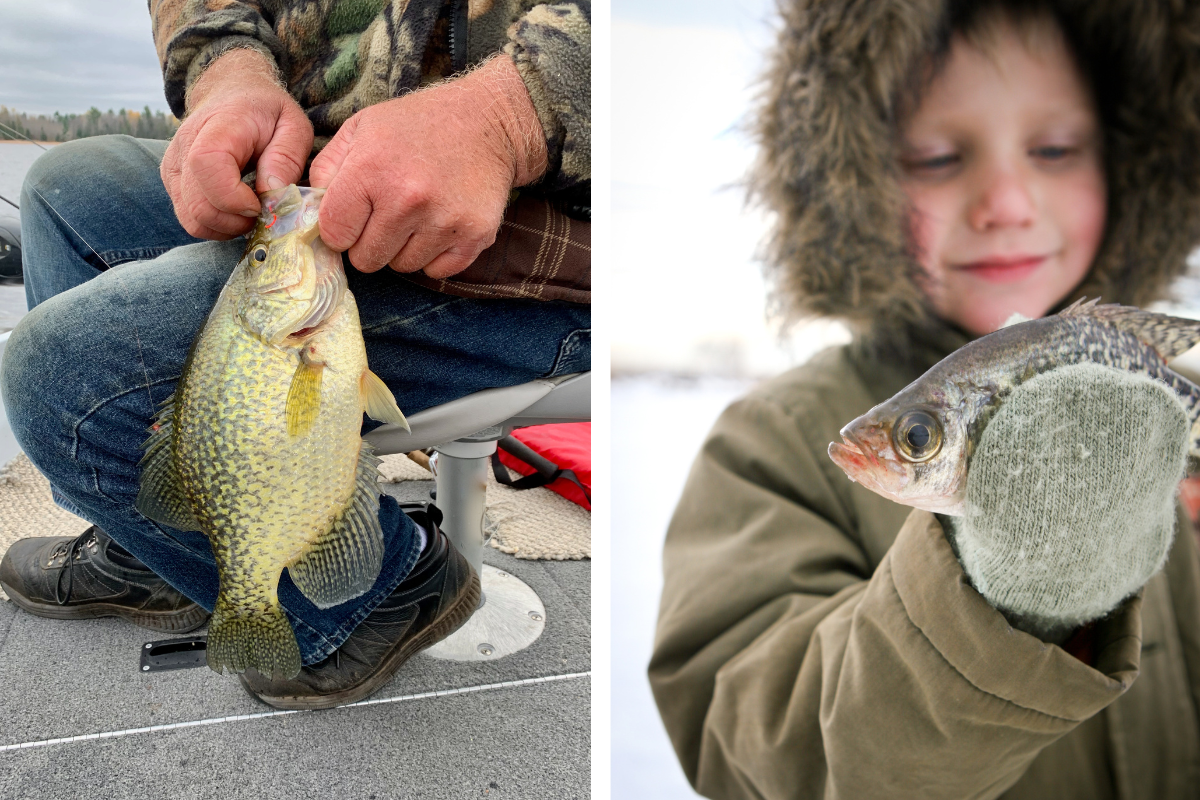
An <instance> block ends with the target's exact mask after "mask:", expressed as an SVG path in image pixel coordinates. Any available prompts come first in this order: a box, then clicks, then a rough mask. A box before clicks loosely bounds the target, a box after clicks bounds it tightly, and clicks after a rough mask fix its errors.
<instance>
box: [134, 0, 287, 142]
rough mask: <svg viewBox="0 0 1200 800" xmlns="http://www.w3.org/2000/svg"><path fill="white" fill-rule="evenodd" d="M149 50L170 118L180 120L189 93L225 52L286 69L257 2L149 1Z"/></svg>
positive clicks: (268, 13) (262, 5)
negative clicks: (245, 53)
mask: <svg viewBox="0 0 1200 800" xmlns="http://www.w3.org/2000/svg"><path fill="white" fill-rule="evenodd" d="M150 19H151V24H152V26H153V30H154V48H155V50H156V51H157V52H158V63H159V66H160V67H161V68H162V73H163V85H164V88H165V90H166V95H167V104H168V105H169V106H170V107H171V113H172V114H174V115H175V116H176V117H178V118H180V119H183V115H184V114H185V113H186V111H187V108H186V107H185V99H186V97H187V92H188V89H190V88H191V86H192V84H194V83H195V82H196V80H197V79H198V78H199V77H200V75H201V73H203V72H204V70H205V68H207V67H208V65H209V64H211V63H212V62H213V61H215V60H216V59H217V58H219V57H220V56H222V55H224V54H225V53H227V52H229V51H230V50H241V49H248V50H257V51H258V52H260V53H262V54H263V55H264V56H266V57H267V58H269V59H270V60H271V62H272V63H274V64H275V65H276V67H277V68H280V69H285V68H286V67H285V66H284V64H283V60H284V58H285V52H284V48H283V44H282V43H281V42H280V40H279V37H278V36H276V35H275V30H274V28H273V27H272V25H271V22H270V20H271V9H269V8H267V7H266V3H264V2H259V1H258V0H222V2H214V0H202V1H201V2H197V0H150Z"/></svg>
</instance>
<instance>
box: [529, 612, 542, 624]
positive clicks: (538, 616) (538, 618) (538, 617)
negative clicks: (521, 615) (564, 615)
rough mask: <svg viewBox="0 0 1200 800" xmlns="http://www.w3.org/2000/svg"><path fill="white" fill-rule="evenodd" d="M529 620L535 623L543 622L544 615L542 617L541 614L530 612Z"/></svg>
mask: <svg viewBox="0 0 1200 800" xmlns="http://www.w3.org/2000/svg"><path fill="white" fill-rule="evenodd" d="M529 618H530V619H531V620H533V621H534V622H541V621H542V615H541V614H539V613H538V612H536V611H530V612H529Z"/></svg>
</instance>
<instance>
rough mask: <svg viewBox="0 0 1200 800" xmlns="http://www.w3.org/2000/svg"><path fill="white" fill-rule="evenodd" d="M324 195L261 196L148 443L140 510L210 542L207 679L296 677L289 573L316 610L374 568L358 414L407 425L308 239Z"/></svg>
mask: <svg viewBox="0 0 1200 800" xmlns="http://www.w3.org/2000/svg"><path fill="white" fill-rule="evenodd" d="M323 194H324V190H318V189H308V188H298V187H296V186H288V187H285V188H283V189H277V190H274V191H271V192H267V193H265V194H263V195H262V196H261V200H262V214H261V215H260V216H259V219H258V226H257V227H256V229H255V231H254V233H253V235H252V237H251V239H250V243H249V246H248V247H247V248H246V252H245V254H244V255H243V256H242V259H241V261H240V262H239V263H238V265H237V266H236V267H235V268H234V270H233V273H232V274H231V275H230V276H229V280H228V282H227V283H226V284H225V287H224V289H222V291H221V295H220V297H219V298H218V299H217V302H216V305H215V306H214V307H213V310H212V312H211V313H210V314H209V316H208V319H207V320H206V321H205V323H204V327H203V328H202V329H201V331H200V333H199V335H198V336H197V337H196V340H195V342H194V343H193V344H192V350H191V353H190V354H189V356H188V359H187V362H186V364H185V365H184V368H183V374H182V376H181V378H180V380H179V384H178V386H177V387H176V389H175V394H174V395H172V397H171V398H170V399H169V400H167V402H166V403H165V404H164V407H163V408H162V410H161V411H160V413H159V414H158V417H157V420H156V423H155V425H154V427H153V428H152V431H153V432H152V434H151V436H150V438H149V439H148V440H147V442H146V444H145V449H146V453H145V456H144V457H143V459H142V466H143V472H142V483H141V491H140V492H139V494H138V499H137V507H138V510H140V511H141V512H142V513H143V514H145V515H146V516H147V517H149V518H151V519H155V520H158V521H159V522H163V523H165V524H167V525H171V526H173V527H176V528H179V529H181V530H198V531H203V532H204V533H205V535H207V536H208V539H209V541H210V542H211V544H212V549H213V555H214V556H215V557H216V561H217V570H218V573H219V576H220V592H219V594H218V596H217V601H216V607H215V609H214V610H213V616H212V621H211V622H210V623H209V628H208V665H209V667H211V668H212V669H214V670H216V671H218V672H225V671H230V672H242V671H244V670H245V669H247V668H248V667H253V668H254V669H255V670H257V671H258V672H260V673H262V674H263V675H272V674H275V675H279V676H283V677H289V678H290V677H294V676H295V675H296V674H297V673H298V672H299V671H300V652H299V649H298V647H297V644H296V639H295V635H294V633H293V632H292V629H291V626H290V625H289V623H288V621H287V618H286V617H285V615H284V613H283V610H282V608H281V607H280V605H279V601H278V598H277V596H276V589H277V586H278V583H279V577H280V574H281V573H282V571H283V569H284V568H285V567H286V568H287V569H288V571H289V573H290V574H291V577H292V580H293V581H294V582H295V583H296V585H297V587H299V588H300V590H301V591H302V592H303V593H304V594H305V596H306V597H308V598H309V599H310V600H312V602H313V603H314V604H315V605H317V606H318V607H321V608H328V607H330V606H334V605H337V604H339V603H343V602H346V601H347V600H350V599H352V598H354V597H357V596H359V595H361V594H362V593H363V592H365V591H367V590H368V589H369V588H370V587H371V586H372V585H373V584H374V582H375V579H376V577H378V574H379V569H380V565H381V563H382V558H383V537H382V533H381V531H380V528H379V518H378V512H377V509H378V505H379V488H378V485H377V479H378V467H377V465H378V463H379V462H378V459H377V458H375V457H374V456H373V455H372V453H371V449H370V446H369V445H367V444H366V443H364V442H363V441H362V437H361V436H360V429H361V426H362V415H363V411H364V410H366V411H367V413H368V414H370V415H371V416H372V417H374V418H376V419H380V420H385V421H389V422H396V423H399V424H402V425H407V423H406V422H405V421H404V415H403V414H401V413H400V409H399V408H397V407H396V401H395V398H394V397H393V396H392V393H391V392H390V391H389V390H388V389H387V387H386V386H384V384H383V382H382V381H381V380H380V379H379V378H378V377H376V376H375V375H374V373H372V372H371V371H370V370H369V369H368V368H367V354H366V349H365V347H364V345H363V337H362V329H361V327H360V325H359V321H358V308H357V306H356V305H355V303H354V296H353V295H352V294H351V293H350V291H349V289H348V288H347V286H346V275H345V272H344V271H343V268H342V260H341V256H340V255H339V254H338V253H335V252H333V251H332V250H330V249H329V248H328V247H326V246H325V245H324V243H323V242H322V241H321V239H320V238H319V236H318V228H317V211H318V208H319V204H320V200H321V197H322V195H323Z"/></svg>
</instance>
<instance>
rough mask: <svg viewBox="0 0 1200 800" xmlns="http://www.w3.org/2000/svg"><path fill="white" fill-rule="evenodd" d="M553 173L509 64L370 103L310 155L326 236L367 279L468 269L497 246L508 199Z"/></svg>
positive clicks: (499, 61) (498, 61)
mask: <svg viewBox="0 0 1200 800" xmlns="http://www.w3.org/2000/svg"><path fill="white" fill-rule="evenodd" d="M545 170H546V142H545V136H544V134H543V132H542V127H541V124H540V123H539V122H538V118H537V113H536V111H535V110H534V107H533V102H532V101H531V100H530V98H529V93H528V91H527V90H526V88H525V84H524V83H523V82H522V80H521V77H520V75H519V73H518V72H517V69H516V67H515V66H514V65H513V63H512V61H511V60H510V59H508V58H507V57H504V56H499V57H496V58H493V59H492V60H491V61H488V62H486V63H485V64H483V65H482V66H480V67H479V68H478V69H476V70H474V71H473V72H470V73H468V74H467V75H464V76H463V77H461V78H458V79H456V80H453V81H447V82H446V83H443V84H439V85H437V86H434V87H432V88H429V89H426V90H423V91H419V92H414V93H413V94H409V95H406V96H404V97H400V98H397V99H395V100H389V101H387V102H383V103H379V104H377V105H373V106H370V107H369V108H365V109H363V110H362V111H360V112H358V113H357V114H355V115H354V116H353V117H351V118H350V119H349V120H347V121H346V123H345V124H344V125H342V127H341V129H340V130H338V132H337V135H336V136H334V137H333V140H332V141H331V142H330V143H329V144H328V145H327V146H326V147H325V149H324V150H322V151H321V152H320V154H319V155H318V156H317V157H316V158H315V159H313V164H312V168H311V170H310V172H309V176H310V179H311V183H312V185H313V186H315V187H328V190H329V191H328V192H327V193H326V195H325V199H324V200H323V201H322V203H321V219H320V223H321V238H322V240H324V242H325V243H326V244H328V245H329V246H330V247H332V248H334V249H335V250H349V251H350V261H351V263H352V264H353V265H354V266H355V267H357V268H358V269H360V270H362V271H363V272H375V271H377V270H379V269H382V268H383V266H384V265H387V264H390V265H391V267H392V269H394V270H397V271H398V272H416V271H418V270H422V269H423V270H424V271H425V273H426V274H428V275H429V276H430V277H434V278H445V277H448V276H450V275H454V274H455V273H458V272H461V271H462V270H464V269H466V268H467V267H468V266H470V264H471V262H472V261H474V260H475V258H476V257H477V256H478V255H479V253H480V252H482V251H483V250H484V249H485V248H487V247H488V246H489V245H490V244H491V243H492V242H494V241H495V239H496V231H497V229H498V228H499V227H500V221H501V220H502V219H503V216H504V207H505V206H506V205H507V203H508V198H509V193H510V192H511V190H512V188H513V187H514V186H523V185H525V184H527V183H532V182H533V181H535V180H537V179H538V178H539V177H541V175H542V173H544V172H545Z"/></svg>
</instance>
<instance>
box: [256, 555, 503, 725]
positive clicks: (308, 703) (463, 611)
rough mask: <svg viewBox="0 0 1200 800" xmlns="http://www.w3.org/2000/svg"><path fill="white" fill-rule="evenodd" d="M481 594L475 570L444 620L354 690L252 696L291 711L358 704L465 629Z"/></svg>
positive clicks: (386, 658)
mask: <svg viewBox="0 0 1200 800" xmlns="http://www.w3.org/2000/svg"><path fill="white" fill-rule="evenodd" d="M480 593H481V589H480V585H479V576H478V575H477V574H475V571H474V570H471V580H470V582H469V583H468V584H467V591H465V592H464V593H463V594H462V595H461V596H460V597H459V598H458V600H456V601H455V602H454V604H453V605H451V606H450V607H449V608H448V609H446V611H445V612H444V613H443V614H442V616H440V617H438V618H437V619H435V620H434V621H433V622H432V623H430V625H429V627H428V628H426V629H425V630H423V631H421V632H420V633H419V634H417V635H416V636H414V637H413V638H411V639H409V640H408V641H406V642H404V643H403V644H402V645H400V646H399V647H397V648H396V649H395V650H393V651H392V652H390V653H388V654H387V655H386V656H384V658H383V661H382V662H381V663H380V665H379V669H377V670H375V671H374V672H373V673H371V674H370V675H369V676H368V677H367V679H366V680H365V681H363V682H362V683H360V684H358V685H356V686H351V687H350V688H349V689H343V690H342V691H340V692H334V693H333V694H325V695H315V696H305V697H288V696H282V697H270V696H268V695H262V694H258V693H257V692H251V694H253V695H254V696H255V697H257V698H258V699H259V700H261V701H263V702H264V703H266V704H267V705H269V706H274V707H275V708H282V709H287V710H289V711H308V710H311V709H318V708H336V707H338V706H344V705H347V704H349V703H357V702H358V701H359V700H362V699H363V698H364V697H368V696H370V695H371V694H373V693H374V692H375V691H376V690H377V689H378V688H379V687H380V686H383V684H385V683H387V682H388V681H389V680H391V677H392V676H393V675H395V674H396V671H397V670H398V669H400V667H401V666H403V665H404V662H405V661H408V659H410V658H411V657H412V656H414V655H416V654H417V653H419V652H420V651H422V650H424V649H426V648H427V647H432V646H433V645H435V644H437V643H438V642H440V641H441V640H442V639H445V638H446V637H447V636H449V635H450V634H452V633H454V632H455V631H456V630H458V629H459V628H461V627H462V626H463V625H464V624H465V623H466V621H467V620H468V619H470V618H471V615H472V614H474V613H475V609H476V608H477V607H478V606H479V596H480ZM247 688H248V687H247Z"/></svg>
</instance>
